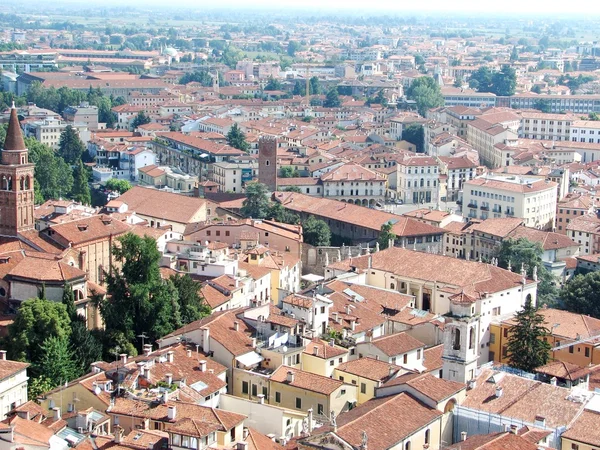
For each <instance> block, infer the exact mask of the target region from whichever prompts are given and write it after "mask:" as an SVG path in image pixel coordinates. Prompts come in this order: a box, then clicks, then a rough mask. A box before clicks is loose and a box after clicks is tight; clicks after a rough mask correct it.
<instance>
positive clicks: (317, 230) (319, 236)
mask: <svg viewBox="0 0 600 450" xmlns="http://www.w3.org/2000/svg"><path fill="white" fill-rule="evenodd" d="M302 235H303V237H304V242H306V243H307V244H309V245H313V246H315V247H319V246H328V245H330V244H331V230H330V229H329V226H328V225H327V223H326V222H325V221H323V220H319V219H316V218H315V217H314V216H308V219H306V220H305V221H304V222H302Z"/></svg>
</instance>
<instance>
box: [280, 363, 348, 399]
mask: <svg viewBox="0 0 600 450" xmlns="http://www.w3.org/2000/svg"><path fill="white" fill-rule="evenodd" d="M288 372H292V373H293V374H294V381H292V382H289V381H287V376H288ZM271 381H273V382H277V383H282V384H287V385H289V386H293V387H295V388H298V389H304V390H307V391H312V392H317V393H319V394H324V395H331V394H332V393H333V392H334V391H335V390H336V389H337V388H339V387H341V386H343V385H344V383H342V382H341V381H339V380H334V379H332V378H329V377H324V376H321V375H317V374H314V373H311V372H306V371H304V370H300V369H296V368H294V367H287V366H279V368H278V369H277V370H276V371H275V372H273V374H272V375H271Z"/></svg>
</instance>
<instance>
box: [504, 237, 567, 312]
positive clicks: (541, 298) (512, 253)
mask: <svg viewBox="0 0 600 450" xmlns="http://www.w3.org/2000/svg"><path fill="white" fill-rule="evenodd" d="M543 253H544V250H543V248H542V246H541V244H540V243H538V242H531V241H530V240H529V239H525V238H519V239H505V240H504V241H502V245H501V246H500V251H499V252H498V265H499V266H500V267H502V268H504V269H508V267H509V266H510V267H511V270H512V271H513V272H520V271H521V268H524V269H525V271H526V272H527V276H529V277H533V276H534V273H535V272H537V278H538V281H539V283H538V290H537V302H538V304H540V305H541V304H543V303H546V304H548V305H551V306H552V305H554V303H555V302H556V298H557V296H558V291H557V288H556V280H555V279H554V276H553V275H552V273H550V272H549V271H548V269H546V266H544V263H543V262H542V254H543Z"/></svg>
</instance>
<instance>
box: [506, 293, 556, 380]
mask: <svg viewBox="0 0 600 450" xmlns="http://www.w3.org/2000/svg"><path fill="white" fill-rule="evenodd" d="M514 320H515V322H516V324H515V325H514V326H512V327H511V328H510V334H509V337H508V358H509V361H510V365H511V366H512V367H515V368H516V369H519V370H523V371H525V372H533V371H534V370H535V369H536V368H538V367H540V366H543V365H545V364H546V363H547V362H548V359H549V358H550V353H549V352H550V349H551V347H550V344H549V343H548V342H546V341H544V340H543V338H544V337H545V336H547V335H548V334H549V331H548V329H547V328H546V327H545V325H544V316H542V315H541V314H540V313H539V312H538V310H537V309H536V308H535V307H534V306H533V303H532V301H531V299H530V298H529V299H528V300H527V301H526V302H525V307H524V308H523V309H522V310H521V311H519V312H518V313H517V314H516V315H515V318H514Z"/></svg>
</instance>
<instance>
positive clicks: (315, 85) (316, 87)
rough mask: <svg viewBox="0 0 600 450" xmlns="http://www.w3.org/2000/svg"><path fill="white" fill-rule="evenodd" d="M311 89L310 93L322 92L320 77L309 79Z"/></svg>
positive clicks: (317, 93)
mask: <svg viewBox="0 0 600 450" xmlns="http://www.w3.org/2000/svg"><path fill="white" fill-rule="evenodd" d="M308 87H309V89H310V95H319V94H320V93H321V83H320V82H319V78H317V77H312V78H311V79H310V80H309V86H308Z"/></svg>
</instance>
